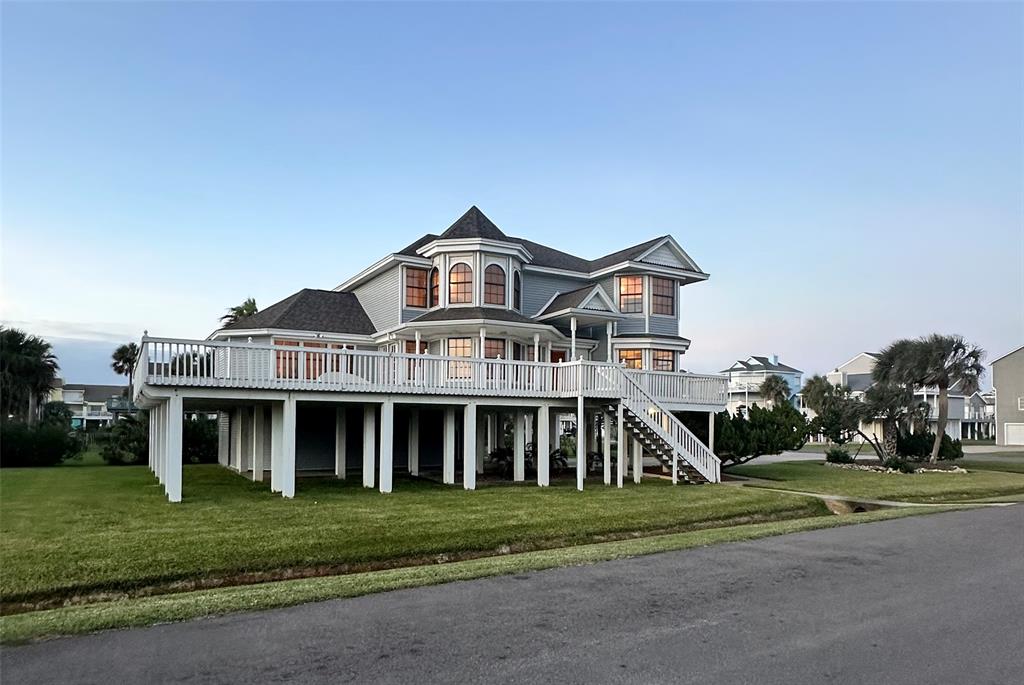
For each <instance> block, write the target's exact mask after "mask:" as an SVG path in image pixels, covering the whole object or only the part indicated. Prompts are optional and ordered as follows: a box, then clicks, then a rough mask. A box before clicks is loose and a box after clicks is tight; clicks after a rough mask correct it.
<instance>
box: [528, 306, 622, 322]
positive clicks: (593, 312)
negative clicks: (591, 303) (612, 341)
mask: <svg viewBox="0 0 1024 685" xmlns="http://www.w3.org/2000/svg"><path fill="white" fill-rule="evenodd" d="M560 316H592V317H597V318H605V319H625V318H626V316H625V315H624V314H616V313H614V312H602V311H601V310H599V309H580V308H579V307H567V308H566V309H559V310H558V311H557V312H551V313H550V314H545V315H544V316H538V317H535V318H536V319H537V320H538V321H547V320H548V319H557V318H558V317H560Z"/></svg>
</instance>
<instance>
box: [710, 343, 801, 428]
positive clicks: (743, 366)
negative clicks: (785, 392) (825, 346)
mask: <svg viewBox="0 0 1024 685" xmlns="http://www.w3.org/2000/svg"><path fill="white" fill-rule="evenodd" d="M722 373H724V374H726V375H727V376H728V378H729V404H728V409H729V411H730V412H732V413H734V414H735V413H736V411H737V410H738V409H739V408H740V407H743V408H746V407H750V406H753V405H755V404H757V405H759V406H762V407H763V406H764V405H765V403H764V400H762V398H761V383H763V382H764V379H765V378H767V377H768V376H781V377H782V379H783V380H785V381H786V384H787V385H789V396H790V400H791V401H792V400H793V398H794V397H795V396H796V394H797V393H799V392H800V388H801V387H802V386H803V373H804V372H803V371H801V370H799V369H794V368H793V367H792V366H786V365H785V364H781V363H779V355H777V354H773V355H771V356H768V357H758V356H752V357H747V358H746V359H745V360H737V361H736V363H735V364H733V365H732V366H730V367H729V368H728V369H724V370H723V371H722Z"/></svg>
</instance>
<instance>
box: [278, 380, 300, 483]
mask: <svg viewBox="0 0 1024 685" xmlns="http://www.w3.org/2000/svg"><path fill="white" fill-rule="evenodd" d="M296 411H297V408H296V403H295V400H294V399H292V398H291V397H288V398H287V399H285V401H284V403H283V406H282V411H281V438H282V449H281V481H280V482H281V496H282V497H287V498H289V499H291V498H292V497H295V414H296Z"/></svg>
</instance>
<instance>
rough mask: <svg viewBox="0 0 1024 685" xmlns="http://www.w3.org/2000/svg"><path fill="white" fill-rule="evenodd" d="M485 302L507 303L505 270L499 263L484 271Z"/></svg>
mask: <svg viewBox="0 0 1024 685" xmlns="http://www.w3.org/2000/svg"><path fill="white" fill-rule="evenodd" d="M484 304H499V305H502V306H504V305H505V270H504V269H502V268H501V267H500V266H498V265H497V264H491V265H490V266H489V267H487V269H486V270H485V271H484Z"/></svg>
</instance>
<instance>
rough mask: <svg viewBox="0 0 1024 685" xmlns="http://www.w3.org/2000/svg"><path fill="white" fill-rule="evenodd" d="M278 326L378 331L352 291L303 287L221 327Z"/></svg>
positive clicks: (347, 331)
mask: <svg viewBox="0 0 1024 685" xmlns="http://www.w3.org/2000/svg"><path fill="white" fill-rule="evenodd" d="M263 328H279V329H284V330H291V331H322V332H324V333H351V334H354V335H372V334H373V333H375V332H376V329H375V328H374V327H373V324H372V323H371V322H370V317H368V316H367V315H366V312H365V311H364V310H363V307H362V305H361V304H359V300H358V299H356V296H355V295H354V294H353V293H350V292H344V291H335V290H315V289H312V288H303V289H302V290H300V291H299V292H297V293H295V294H294V295H290V296H288V297H286V298H284V299H283V300H281V301H280V302H275V303H274V304H272V305H270V306H269V307H267V308H266V309H263V310H260V311H259V312H257V313H255V314H253V315H252V316H250V317H247V318H245V319H242V320H241V321H239V322H237V323H234V324H231V325H230V326H224V327H223V328H221V329H220V330H222V331H232V330H251V329H263Z"/></svg>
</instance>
